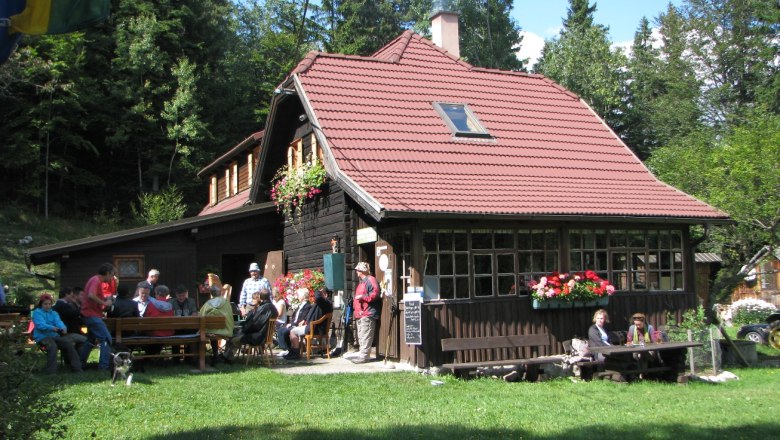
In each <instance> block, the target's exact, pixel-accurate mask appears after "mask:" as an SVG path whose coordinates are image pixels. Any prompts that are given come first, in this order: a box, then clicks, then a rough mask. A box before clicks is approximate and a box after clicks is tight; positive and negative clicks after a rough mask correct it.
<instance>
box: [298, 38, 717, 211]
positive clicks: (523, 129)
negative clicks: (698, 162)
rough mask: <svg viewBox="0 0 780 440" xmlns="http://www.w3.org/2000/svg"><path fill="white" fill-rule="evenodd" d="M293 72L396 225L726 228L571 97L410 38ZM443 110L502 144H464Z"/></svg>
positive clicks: (545, 82)
mask: <svg viewBox="0 0 780 440" xmlns="http://www.w3.org/2000/svg"><path fill="white" fill-rule="evenodd" d="M293 74H295V75H296V76H297V77H298V80H299V81H300V84H301V86H302V90H303V92H304V96H303V97H304V98H305V102H306V103H307V104H306V105H309V106H310V110H311V111H312V113H313V114H314V116H315V118H316V121H313V122H315V123H317V124H319V126H320V127H321V128H322V133H323V134H324V136H325V138H326V139H327V145H328V149H329V151H330V152H331V154H332V155H333V157H334V159H335V164H336V166H337V167H338V170H337V171H336V173H343V175H345V176H346V177H347V178H348V179H349V180H351V181H352V182H354V184H355V185H356V186H357V188H358V190H359V191H363V192H365V193H366V194H368V195H370V196H369V197H370V198H373V200H375V201H376V202H377V203H378V204H379V205H380V207H381V209H383V210H384V211H385V214H386V215H394V214H397V215H402V214H409V213H456V214H464V215H469V214H495V215H520V216H525V215H530V216H533V215H587V216H630V217H633V216H641V217H666V218H700V219H725V218H727V216H726V214H724V213H722V212H720V211H718V210H716V209H714V208H712V207H710V206H709V205H707V204H705V203H703V202H701V201H699V200H696V199H695V198H693V197H691V196H689V195H687V194H685V193H683V192H681V191H679V190H677V189H675V188H673V187H671V186H669V185H666V184H664V183H662V182H660V181H659V180H657V179H656V178H655V177H654V176H653V175H652V174H651V173H650V172H649V171H648V169H647V168H645V166H644V165H643V164H642V162H641V161H640V160H639V159H637V157H636V156H635V155H634V154H633V153H632V152H631V150H629V148H628V147H627V146H626V145H625V144H623V142H622V141H621V140H620V139H619V138H618V137H617V136H616V135H615V134H614V133H613V132H612V130H610V129H609V127H607V126H606V124H604V123H603V122H602V120H601V119H600V118H598V117H597V116H596V115H595V113H593V111H592V110H591V109H590V108H589V107H588V106H587V105H586V104H584V103H583V102H582V101H581V100H580V99H579V98H578V97H577V96H576V95H574V94H573V93H571V92H569V91H567V90H565V89H563V88H562V87H561V86H559V85H557V84H555V83H553V82H552V81H550V80H549V79H547V78H545V77H543V76H541V75H530V74H523V73H518V72H507V71H499V70H492V69H483V68H475V67H472V66H470V65H469V64H467V63H464V62H462V61H459V60H456V59H455V58H453V57H452V56H451V55H449V54H448V53H447V52H445V51H444V50H442V49H440V48H438V47H436V46H434V45H433V43H431V42H430V41H428V40H426V39H424V38H422V37H420V36H419V35H417V34H414V33H412V32H410V31H407V32H405V33H404V34H402V35H401V36H400V37H398V38H397V39H396V40H394V41H393V42H391V43H390V44H388V45H387V46H386V47H384V48H382V49H380V50H379V51H378V52H377V53H376V54H374V56H372V57H358V56H345V55H331V54H324V53H311V54H309V55H308V56H307V57H306V58H305V59H304V60H302V61H301V63H300V64H299V65H298V66H297V67H296V69H295V70H294V71H293ZM433 102H450V103H466V104H468V106H469V108H470V109H471V110H472V112H474V113H475V114H476V115H477V117H478V118H479V120H480V121H481V122H482V124H483V125H484V126H485V127H486V128H487V130H488V132H489V133H490V134H491V135H492V136H493V137H494V139H492V140H484V139H461V138H459V139H456V138H454V137H453V135H452V133H451V132H450V130H449V129H448V128H447V126H446V125H445V123H444V121H443V120H442V119H441V117H440V116H439V114H438V113H437V112H436V110H435V109H434V107H433V104H432V103H433ZM330 171H331V172H333V171H334V170H330Z"/></svg>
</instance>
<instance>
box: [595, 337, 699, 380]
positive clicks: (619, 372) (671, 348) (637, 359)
mask: <svg viewBox="0 0 780 440" xmlns="http://www.w3.org/2000/svg"><path fill="white" fill-rule="evenodd" d="M702 345H703V344H702V343H701V342H664V343H661V344H645V345H629V346H625V345H608V346H604V347H590V351H591V353H600V354H603V355H604V356H607V358H606V359H605V361H604V371H603V372H598V373H595V374H594V377H609V378H611V379H616V378H619V379H618V380H625V379H626V378H627V377H642V376H643V375H655V374H656V373H660V377H661V378H662V379H664V380H667V381H670V382H674V381H676V382H678V383H684V382H685V379H686V378H685V377H684V376H685V351H686V350H687V349H689V348H693V347H701V346H702ZM635 355H638V356H635ZM655 355H657V359H658V360H659V361H660V364H656V365H652V364H651V363H650V362H648V360H649V359H650V358H651V357H652V356H655Z"/></svg>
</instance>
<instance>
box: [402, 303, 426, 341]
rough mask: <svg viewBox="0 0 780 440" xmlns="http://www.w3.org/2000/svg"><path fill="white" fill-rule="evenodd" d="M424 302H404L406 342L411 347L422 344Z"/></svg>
mask: <svg viewBox="0 0 780 440" xmlns="http://www.w3.org/2000/svg"><path fill="white" fill-rule="evenodd" d="M421 324H422V302H420V301H404V334H405V342H406V343H407V344H410V345H420V344H422V328H421Z"/></svg>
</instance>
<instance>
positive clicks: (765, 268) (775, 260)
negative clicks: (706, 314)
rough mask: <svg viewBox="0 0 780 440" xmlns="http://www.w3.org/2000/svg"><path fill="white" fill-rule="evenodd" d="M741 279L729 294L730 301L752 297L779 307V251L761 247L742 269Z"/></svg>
mask: <svg viewBox="0 0 780 440" xmlns="http://www.w3.org/2000/svg"><path fill="white" fill-rule="evenodd" d="M740 273H741V274H742V275H744V276H745V277H744V279H743V281H742V282H741V283H740V284H739V285H738V286H737V287H736V288H735V289H734V292H733V293H732V294H731V301H732V302H733V301H738V300H740V299H746V298H754V299H761V300H764V301H766V302H768V303H771V304H774V305H775V306H778V307H780V288H779V287H778V286H780V251H778V250H777V249H774V250H773V249H771V248H770V247H769V246H764V247H762V248H761V249H760V250H759V251H758V252H757V253H756V255H754V256H753V258H751V259H750V261H749V262H748V264H746V265H745V266H744V267H743V268H742V271H741V272H740Z"/></svg>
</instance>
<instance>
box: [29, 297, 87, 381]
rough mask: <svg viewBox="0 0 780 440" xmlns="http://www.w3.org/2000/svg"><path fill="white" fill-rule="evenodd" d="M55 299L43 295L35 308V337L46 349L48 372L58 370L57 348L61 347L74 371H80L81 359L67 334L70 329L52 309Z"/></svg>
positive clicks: (53, 372) (51, 372) (52, 372)
mask: <svg viewBox="0 0 780 440" xmlns="http://www.w3.org/2000/svg"><path fill="white" fill-rule="evenodd" d="M53 302H54V301H53V299H52V297H51V295H49V294H48V293H44V294H43V295H41V298H40V299H39V300H38V307H37V308H36V309H35V310H33V315H32V319H33V324H34V325H35V328H34V329H33V339H35V342H36V343H38V344H39V345H41V346H43V347H44V348H45V349H46V354H47V359H46V372H47V373H49V374H55V373H56V372H57V349H58V348H59V349H60V350H62V352H63V353H64V354H65V357H66V358H67V360H68V362H70V367H71V368H72V369H73V371H74V372H77V373H80V372H81V371H82V370H81V360H80V359H79V355H78V353H77V352H76V347H75V346H74V345H73V341H72V340H71V339H69V338H67V337H65V336H66V334H67V332H68V330H67V327H65V323H64V322H62V319H60V315H59V314H58V313H57V312H55V311H54V310H52V303H53Z"/></svg>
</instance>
